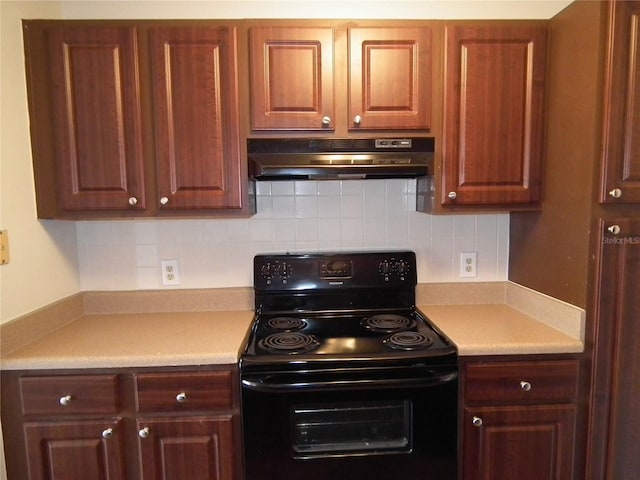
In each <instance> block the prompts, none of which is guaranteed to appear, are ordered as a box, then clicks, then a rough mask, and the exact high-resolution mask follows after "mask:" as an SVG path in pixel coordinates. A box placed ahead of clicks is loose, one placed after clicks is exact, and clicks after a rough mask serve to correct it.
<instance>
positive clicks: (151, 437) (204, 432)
mask: <svg viewBox="0 0 640 480" xmlns="http://www.w3.org/2000/svg"><path fill="white" fill-rule="evenodd" d="M138 431H139V437H140V438H139V440H140V441H139V445H140V465H141V468H142V480H156V479H189V480H232V479H233V478H234V475H233V467H234V463H233V462H234V454H235V453H234V447H233V445H234V444H233V428H232V417H231V416H230V415H228V416H216V417H182V418H154V419H144V420H138Z"/></svg>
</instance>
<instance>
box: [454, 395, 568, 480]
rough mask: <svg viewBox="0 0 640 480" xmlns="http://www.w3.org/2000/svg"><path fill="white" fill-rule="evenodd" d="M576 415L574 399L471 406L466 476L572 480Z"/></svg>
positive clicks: (466, 434) (472, 478) (477, 479)
mask: <svg viewBox="0 0 640 480" xmlns="http://www.w3.org/2000/svg"><path fill="white" fill-rule="evenodd" d="M474 418H479V419H481V420H482V424H481V425H480V426H475V425H474V424H473V421H474ZM575 419H576V407H575V406H574V405H549V406H541V407H540V406H539V407H533V406H530V407H496V408H491V407H484V408H477V409H466V410H465V414H464V420H463V421H464V422H465V423H464V425H465V426H464V440H463V441H464V447H463V451H464V459H463V462H464V465H463V468H464V480H494V479H500V480H571V479H572V478H573V437H574V431H575ZM476 422H477V421H476Z"/></svg>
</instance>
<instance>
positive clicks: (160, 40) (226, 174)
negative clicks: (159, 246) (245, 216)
mask: <svg viewBox="0 0 640 480" xmlns="http://www.w3.org/2000/svg"><path fill="white" fill-rule="evenodd" d="M150 36H151V37H150V38H151V61H152V70H153V97H154V113H155V127H156V132H155V138H156V155H157V162H158V193H159V197H160V198H159V199H158V201H160V203H161V210H164V209H169V210H171V209H206V208H241V207H242V196H241V180H242V179H241V167H240V150H239V133H238V129H239V125H238V92H237V82H236V79H235V78H236V72H237V56H236V31H235V28H234V27H219V28H217V27H202V26H201V27H157V28H153V29H152V30H151V32H150ZM162 198H165V199H166V200H160V199H162Z"/></svg>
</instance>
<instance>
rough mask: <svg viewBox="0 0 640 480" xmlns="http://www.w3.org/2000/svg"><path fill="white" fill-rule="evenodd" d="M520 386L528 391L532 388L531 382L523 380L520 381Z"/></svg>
mask: <svg viewBox="0 0 640 480" xmlns="http://www.w3.org/2000/svg"><path fill="white" fill-rule="evenodd" d="M520 388H521V389H522V390H523V391H525V392H528V391H529V390H531V383H529V382H526V381H524V380H523V381H522V382H520Z"/></svg>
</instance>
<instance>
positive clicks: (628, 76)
mask: <svg viewBox="0 0 640 480" xmlns="http://www.w3.org/2000/svg"><path fill="white" fill-rule="evenodd" d="M608 3H609V5H608V8H609V42H610V44H609V48H608V49H607V55H608V56H607V63H606V71H605V90H604V92H605V97H604V150H603V162H602V184H601V185H602V187H601V195H600V197H601V201H602V202H613V203H634V202H640V44H639V41H640V40H639V38H640V2H639V1H625V2H614V1H612V2H608Z"/></svg>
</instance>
